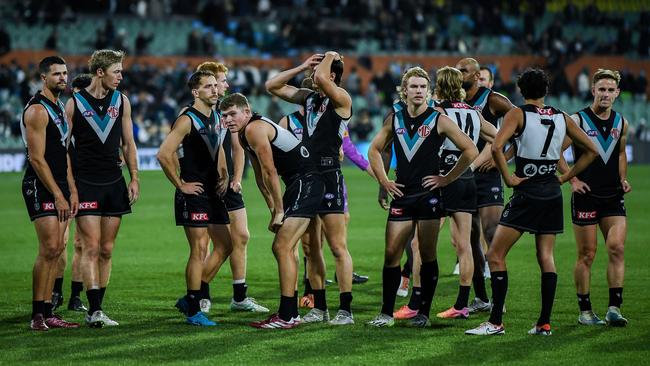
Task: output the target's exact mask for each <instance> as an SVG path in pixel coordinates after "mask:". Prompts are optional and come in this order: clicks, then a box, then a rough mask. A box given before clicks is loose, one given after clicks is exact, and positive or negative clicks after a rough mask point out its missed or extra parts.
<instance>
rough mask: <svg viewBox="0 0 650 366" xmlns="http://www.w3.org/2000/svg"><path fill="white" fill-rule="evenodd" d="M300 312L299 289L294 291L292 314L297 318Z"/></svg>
mask: <svg viewBox="0 0 650 366" xmlns="http://www.w3.org/2000/svg"><path fill="white" fill-rule="evenodd" d="M299 315H300V314H299V313H298V290H296V291H294V292H293V300H291V316H292V317H294V318H297V317H298V316H299Z"/></svg>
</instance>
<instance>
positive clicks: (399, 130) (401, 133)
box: [395, 127, 406, 135]
mask: <svg viewBox="0 0 650 366" xmlns="http://www.w3.org/2000/svg"><path fill="white" fill-rule="evenodd" d="M395 133H396V134H398V135H403V134H404V133H406V128H403V127H400V128H397V129H395Z"/></svg>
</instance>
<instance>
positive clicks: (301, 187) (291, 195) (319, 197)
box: [282, 173, 325, 219]
mask: <svg viewBox="0 0 650 366" xmlns="http://www.w3.org/2000/svg"><path fill="white" fill-rule="evenodd" d="M324 194H325V183H323V179H322V178H321V176H320V174H318V173H314V174H307V175H303V176H301V177H299V178H296V179H294V180H293V181H292V182H291V183H289V185H287V188H286V189H285V191H284V195H283V196H282V204H283V205H284V217H305V218H310V219H311V218H314V217H316V213H317V212H318V207H320V205H321V202H322V201H323V195H324Z"/></svg>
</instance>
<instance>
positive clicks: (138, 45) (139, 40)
mask: <svg viewBox="0 0 650 366" xmlns="http://www.w3.org/2000/svg"><path fill="white" fill-rule="evenodd" d="M152 41H153V34H151V33H145V32H142V31H141V32H140V33H138V36H137V37H136V38H135V54H136V55H144V54H146V53H147V48H148V47H149V43H151V42H152Z"/></svg>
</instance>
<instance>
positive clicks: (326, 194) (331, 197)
mask: <svg viewBox="0 0 650 366" xmlns="http://www.w3.org/2000/svg"><path fill="white" fill-rule="evenodd" d="M325 199H328V200H333V199H334V194H333V193H325Z"/></svg>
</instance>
